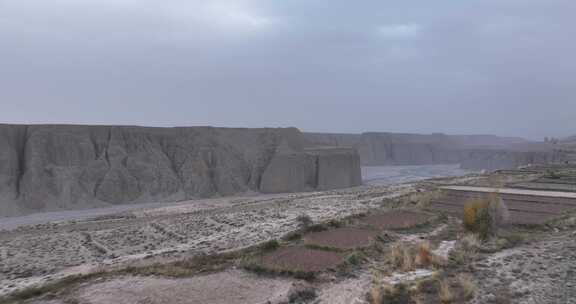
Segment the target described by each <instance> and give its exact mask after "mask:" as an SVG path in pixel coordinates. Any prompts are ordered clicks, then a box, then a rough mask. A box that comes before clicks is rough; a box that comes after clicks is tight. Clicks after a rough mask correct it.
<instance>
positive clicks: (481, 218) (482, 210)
mask: <svg viewBox="0 0 576 304" xmlns="http://www.w3.org/2000/svg"><path fill="white" fill-rule="evenodd" d="M463 222H464V228H466V230H468V231H470V232H473V233H477V234H478V235H479V236H480V237H481V238H483V239H486V238H488V237H489V236H490V235H491V234H492V233H493V223H492V217H491V215H490V201H488V200H484V199H471V200H469V201H467V202H466V203H465V204H464V218H463Z"/></svg>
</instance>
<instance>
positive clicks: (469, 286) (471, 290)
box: [458, 273, 478, 300]
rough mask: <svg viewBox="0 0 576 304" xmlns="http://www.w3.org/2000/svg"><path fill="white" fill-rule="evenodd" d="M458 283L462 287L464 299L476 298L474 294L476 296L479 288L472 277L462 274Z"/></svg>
mask: <svg viewBox="0 0 576 304" xmlns="http://www.w3.org/2000/svg"><path fill="white" fill-rule="evenodd" d="M458 283H459V284H460V286H461V287H462V291H463V293H464V298H465V299H466V300H470V299H472V298H473V297H474V294H476V291H477V290H478V286H477V285H476V282H474V280H473V279H472V276H470V275H469V274H464V273H461V274H459V275H458Z"/></svg>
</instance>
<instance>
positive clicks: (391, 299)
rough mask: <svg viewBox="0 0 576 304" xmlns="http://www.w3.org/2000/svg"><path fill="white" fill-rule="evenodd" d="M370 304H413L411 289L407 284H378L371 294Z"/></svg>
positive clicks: (369, 297)
mask: <svg viewBox="0 0 576 304" xmlns="http://www.w3.org/2000/svg"><path fill="white" fill-rule="evenodd" d="M368 302H369V303H370V304H413V303H415V302H414V299H413V298H412V294H411V293H410V289H409V288H408V286H406V285H405V284H396V285H389V284H377V285H375V286H374V287H373V288H372V290H371V291H370V293H369V296H368Z"/></svg>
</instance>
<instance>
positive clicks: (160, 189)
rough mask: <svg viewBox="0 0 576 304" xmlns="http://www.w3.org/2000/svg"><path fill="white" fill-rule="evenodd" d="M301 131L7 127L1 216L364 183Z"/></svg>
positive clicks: (341, 157)
mask: <svg viewBox="0 0 576 304" xmlns="http://www.w3.org/2000/svg"><path fill="white" fill-rule="evenodd" d="M360 171H361V170H360V159H359V156H358V153H357V152H356V151H355V150H354V149H347V148H315V147H310V146H306V145H305V144H304V139H303V135H302V133H301V132H300V131H299V130H298V129H296V128H277V129H232V128H214V127H177V128H151V127H132V126H78V125H0V216H12V215H20V214H28V213H34V212H44V211H57V210H70V209H85V208H94V207H102V206H110V205H116V204H133V203H145V202H161V201H179V200H187V199H193V198H202V197H213V196H221V195H222V196H223V195H231V194H237V193H245V192H262V193H277V192H296V191H309V190H326V189H334V188H341V187H351V186H357V185H360V184H361V173H360Z"/></svg>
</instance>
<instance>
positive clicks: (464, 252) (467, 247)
mask: <svg viewBox="0 0 576 304" xmlns="http://www.w3.org/2000/svg"><path fill="white" fill-rule="evenodd" d="M481 246H482V241H481V240H480V238H479V237H478V236H477V235H475V234H468V235H466V236H464V237H463V238H461V239H460V240H458V242H457V243H456V246H455V247H454V249H453V250H452V251H451V252H450V254H449V257H448V261H449V263H450V264H451V265H452V266H466V265H469V264H470V263H472V262H473V261H474V260H475V259H476V256H477V255H478V251H479V249H480V248H481Z"/></svg>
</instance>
